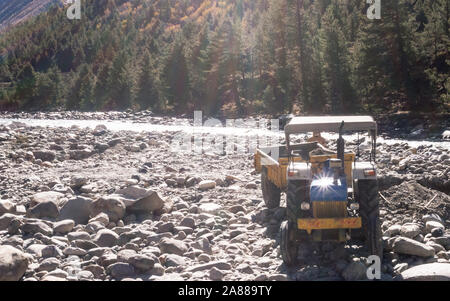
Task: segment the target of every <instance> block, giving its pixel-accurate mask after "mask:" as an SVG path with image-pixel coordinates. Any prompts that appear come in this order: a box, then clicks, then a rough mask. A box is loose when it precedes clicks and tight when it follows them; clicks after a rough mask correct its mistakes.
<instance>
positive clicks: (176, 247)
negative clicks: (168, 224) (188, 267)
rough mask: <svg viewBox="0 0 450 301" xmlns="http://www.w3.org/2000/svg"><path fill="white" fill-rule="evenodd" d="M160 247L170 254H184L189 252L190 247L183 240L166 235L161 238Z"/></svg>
mask: <svg viewBox="0 0 450 301" xmlns="http://www.w3.org/2000/svg"><path fill="white" fill-rule="evenodd" d="M159 249H160V250H161V253H163V254H164V253H168V254H176V255H183V254H184V253H186V252H187V250H188V247H187V245H186V244H185V243H184V242H182V241H181V240H177V239H172V238H167V237H165V238H163V239H161V241H160V242H159Z"/></svg>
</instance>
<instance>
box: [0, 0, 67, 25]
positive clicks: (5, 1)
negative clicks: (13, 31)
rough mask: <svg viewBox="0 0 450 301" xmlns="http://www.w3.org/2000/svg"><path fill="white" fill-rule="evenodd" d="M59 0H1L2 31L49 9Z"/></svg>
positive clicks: (0, 20) (0, 19)
mask: <svg viewBox="0 0 450 301" xmlns="http://www.w3.org/2000/svg"><path fill="white" fill-rule="evenodd" d="M56 3H60V1H58V0H0V32H2V31H4V30H6V29H7V28H9V27H10V26H14V25H16V24H18V23H20V22H22V21H24V20H27V19H28V18H30V17H33V16H36V15H38V14H40V13H41V12H43V11H45V10H47V9H48V8H49V7H50V6H51V5H53V4H56Z"/></svg>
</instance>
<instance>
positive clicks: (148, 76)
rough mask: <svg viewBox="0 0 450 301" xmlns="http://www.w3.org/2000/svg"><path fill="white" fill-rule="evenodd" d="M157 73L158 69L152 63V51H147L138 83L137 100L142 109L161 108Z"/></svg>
mask: <svg viewBox="0 0 450 301" xmlns="http://www.w3.org/2000/svg"><path fill="white" fill-rule="evenodd" d="M156 84H157V74H156V69H155V67H154V65H153V63H152V59H151V56H150V53H149V52H148V51H146V52H145V53H144V58H143V60H142V70H141V73H140V75H139V80H138V85H137V89H138V91H137V97H136V102H137V103H138V104H139V105H140V107H141V109H148V108H152V109H156V110H160V109H161V105H160V103H159V93H158V89H157V86H156Z"/></svg>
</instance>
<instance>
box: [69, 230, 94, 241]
mask: <svg viewBox="0 0 450 301" xmlns="http://www.w3.org/2000/svg"><path fill="white" fill-rule="evenodd" d="M67 239H68V240H70V241H72V240H78V239H80V240H90V239H91V236H90V235H89V233H87V232H84V231H77V232H70V233H69V234H67Z"/></svg>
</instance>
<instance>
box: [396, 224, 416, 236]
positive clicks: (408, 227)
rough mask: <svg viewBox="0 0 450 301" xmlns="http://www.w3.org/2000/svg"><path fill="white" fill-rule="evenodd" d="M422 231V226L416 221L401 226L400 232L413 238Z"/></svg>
mask: <svg viewBox="0 0 450 301" xmlns="http://www.w3.org/2000/svg"><path fill="white" fill-rule="evenodd" d="M420 233H421V230H420V226H419V225H417V224H414V223H406V224H404V225H403V226H402V227H401V228H400V234H401V235H402V236H404V237H408V238H413V237H415V236H417V235H419V234H420Z"/></svg>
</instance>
